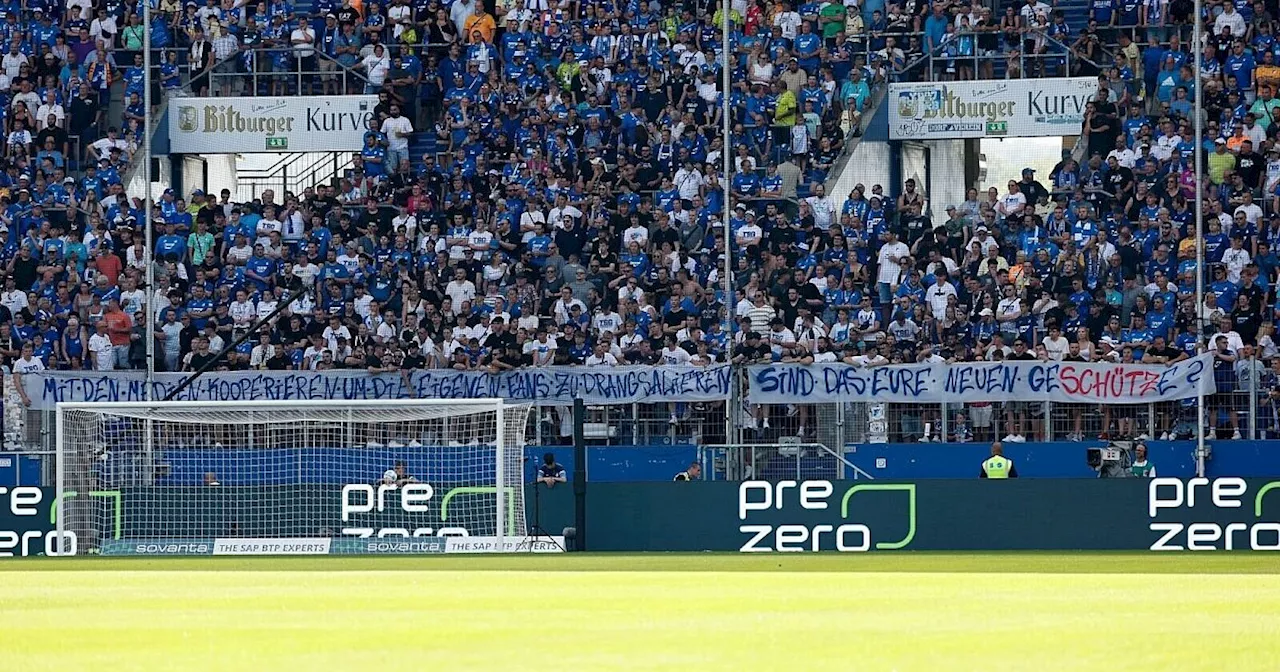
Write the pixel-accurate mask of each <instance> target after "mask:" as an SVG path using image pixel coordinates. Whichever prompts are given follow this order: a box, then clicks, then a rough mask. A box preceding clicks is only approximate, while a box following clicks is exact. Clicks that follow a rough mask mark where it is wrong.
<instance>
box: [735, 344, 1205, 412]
mask: <svg viewBox="0 0 1280 672" xmlns="http://www.w3.org/2000/svg"><path fill="white" fill-rule="evenodd" d="M1208 357H1209V355H1200V356H1198V357H1195V358H1192V359H1188V360H1185V361H1182V362H1178V363H1177V364H1174V365H1173V366H1160V365H1143V364H1106V363H1079V362H1040V361H1029V362H1022V361H1006V362H961V363H955V364H945V363H940V364H907V365H901V366H874V367H864V366H856V365H853V364H843V363H840V364H763V365H757V366H751V367H748V371H749V376H748V378H749V380H750V383H751V391H750V395H751V398H750V401H751V402H752V403H759V404H801V403H805V404H813V403H831V402H842V401H864V402H865V401H877V402H900V403H921V402H928V403H941V402H966V401H978V402H982V401H986V402H1003V401H1035V402H1043V401H1054V402H1062V403H1117V404H1137V403H1150V402H1157V401H1174V400H1177V399H1186V398H1189V397H1194V396H1196V395H1197V394H1206V395H1207V394H1213V393H1214V392H1215V391H1216V389H1217V388H1216V387H1215V386H1214V383H1213V377H1212V376H1206V375H1204V372H1205V371H1206V370H1207V367H1208V366H1209V363H1208Z"/></svg>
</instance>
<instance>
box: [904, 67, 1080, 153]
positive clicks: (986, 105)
mask: <svg viewBox="0 0 1280 672" xmlns="http://www.w3.org/2000/svg"><path fill="white" fill-rule="evenodd" d="M1097 93H1098V80H1097V78H1094V77H1069V78H1068V77H1064V78H1057V79H1014V80H1000V81H985V82H935V83H929V82H920V83H911V84H890V85H889V101H890V105H889V139H890V140H956V139H961V138H989V137H1007V138H1020V137H1036V136H1053V135H1079V133H1080V127H1081V125H1082V124H1083V123H1084V108H1085V105H1087V104H1088V103H1089V101H1091V100H1093V98H1094V96H1095V95H1097Z"/></svg>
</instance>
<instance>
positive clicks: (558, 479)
mask: <svg viewBox="0 0 1280 672" xmlns="http://www.w3.org/2000/svg"><path fill="white" fill-rule="evenodd" d="M566 480H568V479H566V478H565V475H564V467H563V466H561V464H560V463H559V462H556V454H555V453H547V454H545V455H543V456H542V464H540V465H538V477H537V478H536V479H534V484H535V485H536V484H538V483H546V484H547V487H548V488H554V487H556V483H564V482H565V481H566Z"/></svg>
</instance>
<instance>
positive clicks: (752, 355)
mask: <svg viewBox="0 0 1280 672" xmlns="http://www.w3.org/2000/svg"><path fill="white" fill-rule="evenodd" d="M736 353H737V354H738V355H741V356H742V359H743V361H746V362H753V361H756V360H759V359H767V358H769V357H770V356H771V354H770V350H769V346H767V345H765V344H764V342H763V341H761V342H759V343H756V345H754V346H752V345H751V343H749V342H746V343H743V344H742V345H740V346H738V348H737V350H736Z"/></svg>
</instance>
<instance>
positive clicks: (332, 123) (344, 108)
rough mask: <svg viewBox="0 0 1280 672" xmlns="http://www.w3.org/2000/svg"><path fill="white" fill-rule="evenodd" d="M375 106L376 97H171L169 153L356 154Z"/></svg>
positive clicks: (362, 141) (362, 142) (376, 102)
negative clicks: (172, 98)
mask: <svg viewBox="0 0 1280 672" xmlns="http://www.w3.org/2000/svg"><path fill="white" fill-rule="evenodd" d="M377 104H378V97H377V96H324V97H319V96H298V97H292V98H176V99H174V100H173V102H172V103H170V104H169V143H170V149H169V151H170V152H172V153H174V154H230V153H245V154H252V153H255V152H356V151H360V147H361V146H363V145H364V132H365V131H366V130H368V129H367V126H368V120H369V118H370V117H372V116H373V108H374V106H375V105H377Z"/></svg>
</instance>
